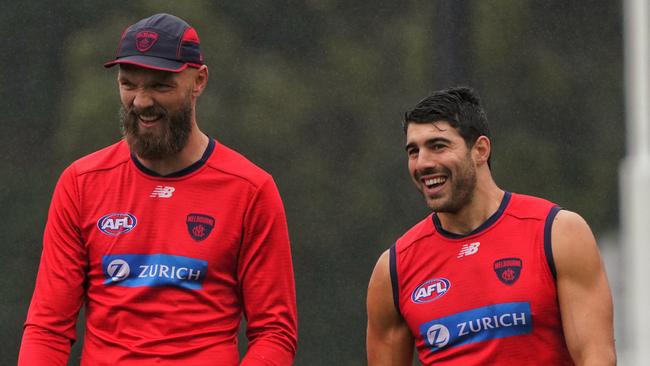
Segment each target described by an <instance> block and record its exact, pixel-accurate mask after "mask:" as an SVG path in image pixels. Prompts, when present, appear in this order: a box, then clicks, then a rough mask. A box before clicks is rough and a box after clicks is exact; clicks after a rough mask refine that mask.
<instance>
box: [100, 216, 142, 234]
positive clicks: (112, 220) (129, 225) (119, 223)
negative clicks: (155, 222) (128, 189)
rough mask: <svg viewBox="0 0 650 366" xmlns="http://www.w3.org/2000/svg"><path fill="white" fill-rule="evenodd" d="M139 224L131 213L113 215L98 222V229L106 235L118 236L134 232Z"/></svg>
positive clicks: (103, 217)
mask: <svg viewBox="0 0 650 366" xmlns="http://www.w3.org/2000/svg"><path fill="white" fill-rule="evenodd" d="M137 223H138V220H137V219H136V218H135V216H133V215H131V214H130V213H111V214H108V215H104V216H102V218H101V219H99V220H98V221H97V228H98V229H99V230H100V231H101V232H102V233H104V234H106V235H111V236H116V235H120V234H124V233H128V232H129V231H131V230H133V228H134V227H135V225H137Z"/></svg>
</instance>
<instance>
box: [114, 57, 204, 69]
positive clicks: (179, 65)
mask: <svg viewBox="0 0 650 366" xmlns="http://www.w3.org/2000/svg"><path fill="white" fill-rule="evenodd" d="M117 64H129V65H134V66H139V67H143V68H145V69H152V70H162V71H169V72H181V71H183V70H185V69H187V68H188V67H189V66H193V65H190V64H189V63H183V62H178V61H174V60H168V59H165V58H159V57H151V56H142V55H135V56H126V57H120V58H118V59H117V60H113V61H109V62H107V63H105V64H104V67H112V66H115V65H117Z"/></svg>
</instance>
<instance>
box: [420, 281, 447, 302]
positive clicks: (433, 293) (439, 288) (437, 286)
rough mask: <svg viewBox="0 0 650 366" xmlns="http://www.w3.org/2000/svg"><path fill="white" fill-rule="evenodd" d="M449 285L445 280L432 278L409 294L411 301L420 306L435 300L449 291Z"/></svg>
mask: <svg viewBox="0 0 650 366" xmlns="http://www.w3.org/2000/svg"><path fill="white" fill-rule="evenodd" d="M450 287H451V283H450V282H449V280H448V279H446V278H434V279H431V280H428V281H425V282H423V283H421V284H420V285H419V286H418V287H416V288H415V290H413V292H411V301H413V302H414V303H416V304H422V303H425V302H430V301H433V300H437V299H439V298H440V297H442V296H443V295H444V294H446V293H447V291H449V288H450Z"/></svg>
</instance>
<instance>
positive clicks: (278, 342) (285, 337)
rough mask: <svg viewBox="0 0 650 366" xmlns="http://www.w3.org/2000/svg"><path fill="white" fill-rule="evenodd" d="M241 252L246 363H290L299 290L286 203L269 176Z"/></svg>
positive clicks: (251, 213)
mask: <svg viewBox="0 0 650 366" xmlns="http://www.w3.org/2000/svg"><path fill="white" fill-rule="evenodd" d="M244 225H245V227H244V230H245V234H244V240H243V242H242V249H241V251H240V255H239V263H238V273H237V274H238V278H239V281H240V286H241V293H242V302H243V306H244V314H245V316H246V320H247V323H246V336H247V337H248V341H249V343H248V351H247V352H246V355H245V356H244V358H243V360H242V363H241V364H242V366H258V365H260V366H262V365H269V366H270V365H272V366H284V365H291V364H292V362H293V359H294V357H295V354H296V345H297V337H298V334H297V315H296V293H295V286H294V278H293V265H292V262H291V248H290V245H289V233H288V229H287V222H286V218H285V213H284V208H283V206H282V201H281V199H280V194H279V193H278V190H277V187H276V186H275V183H274V182H273V180H272V179H271V178H269V179H268V180H267V181H266V182H265V183H264V184H263V185H262V186H261V187H259V188H258V190H257V192H256V193H255V196H254V197H253V199H252V201H251V204H250V205H249V209H248V212H247V214H246V218H245V224H244Z"/></svg>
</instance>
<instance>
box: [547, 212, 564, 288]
mask: <svg viewBox="0 0 650 366" xmlns="http://www.w3.org/2000/svg"><path fill="white" fill-rule="evenodd" d="M560 210H562V207H560V206H553V207H552V208H551V211H549V213H548V216H546V223H545V224H544V254H546V263H548V268H549V269H550V270H551V273H552V274H553V278H554V279H555V280H557V271H556V270H555V261H554V260H553V247H552V243H551V229H552V228H553V220H555V216H557V213H558V212H560Z"/></svg>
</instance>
